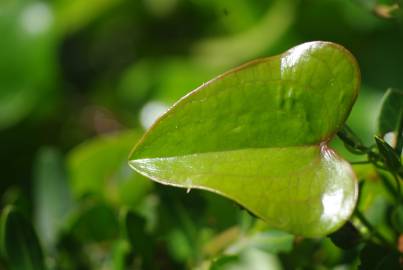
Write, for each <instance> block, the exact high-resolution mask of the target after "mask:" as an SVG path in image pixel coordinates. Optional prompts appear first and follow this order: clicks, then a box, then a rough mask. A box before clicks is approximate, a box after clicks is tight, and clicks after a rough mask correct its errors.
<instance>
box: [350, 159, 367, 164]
mask: <svg viewBox="0 0 403 270" xmlns="http://www.w3.org/2000/svg"><path fill="white" fill-rule="evenodd" d="M349 163H350V164H353V165H359V164H370V163H372V162H371V161H368V160H362V161H350V162H349Z"/></svg>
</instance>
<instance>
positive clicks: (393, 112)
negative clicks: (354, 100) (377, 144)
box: [378, 88, 403, 151]
mask: <svg viewBox="0 0 403 270" xmlns="http://www.w3.org/2000/svg"><path fill="white" fill-rule="evenodd" d="M402 122H403V91H402V90H400V89H393V88H391V89H388V90H387V91H386V93H385V95H384V96H383V98H382V105H381V111H380V113H379V116H378V133H379V134H380V135H381V136H384V135H385V134H387V133H389V132H393V133H394V135H395V136H396V137H397V138H396V139H398V140H402V138H399V137H401V136H403V134H398V132H400V133H402V130H399V126H400V128H401V126H402ZM400 151H401V149H400Z"/></svg>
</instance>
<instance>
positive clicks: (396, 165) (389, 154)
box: [375, 136, 402, 172]
mask: <svg viewBox="0 0 403 270" xmlns="http://www.w3.org/2000/svg"><path fill="white" fill-rule="evenodd" d="M375 141H376V145H377V146H378V149H379V153H380V154H381V156H382V157H383V159H384V162H385V165H386V166H387V167H388V168H389V169H390V170H392V171H393V172H398V171H399V169H400V167H401V166H402V164H401V161H400V157H399V156H398V155H397V154H396V152H395V151H394V150H393V148H392V147H391V146H390V145H389V144H387V143H386V142H385V141H384V140H382V139H381V138H379V137H377V136H375Z"/></svg>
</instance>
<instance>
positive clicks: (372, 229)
mask: <svg viewBox="0 0 403 270" xmlns="http://www.w3.org/2000/svg"><path fill="white" fill-rule="evenodd" d="M355 215H356V216H357V218H358V219H359V220H360V222H361V223H362V225H364V226H365V227H366V228H367V230H368V231H369V233H370V234H372V235H373V236H374V237H375V238H377V239H378V240H379V241H380V242H382V243H383V244H384V245H386V246H389V247H392V248H393V249H395V246H394V245H393V244H391V243H390V242H389V241H388V240H387V239H386V238H385V237H384V236H383V235H382V234H381V233H380V232H378V231H377V230H376V229H375V227H374V226H372V224H371V223H370V222H369V221H368V220H367V218H366V217H365V216H364V215H363V214H362V213H361V212H360V211H359V210H358V209H357V210H356V211H355Z"/></svg>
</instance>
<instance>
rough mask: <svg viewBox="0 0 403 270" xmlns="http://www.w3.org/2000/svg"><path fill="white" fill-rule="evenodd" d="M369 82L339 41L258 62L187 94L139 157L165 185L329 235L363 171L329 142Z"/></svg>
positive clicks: (136, 164)
mask: <svg viewBox="0 0 403 270" xmlns="http://www.w3.org/2000/svg"><path fill="white" fill-rule="evenodd" d="M359 83H360V73H359V68H358V65H357V63H356V61H355V59H354V57H353V56H352V55H351V54H350V53H349V52H348V51H347V50H346V49H344V48H343V47H341V46H340V45H337V44H334V43H330V42H310V43H305V44H302V45H299V46H297V47H294V48H292V49H290V50H288V51H286V52H285V53H283V54H281V55H278V56H274V57H269V58H265V59H259V60H255V61H252V62H250V63H247V64H245V65H242V66H240V67H238V68H235V69H233V70H231V71H229V72H226V73H224V74H223V75H221V76H219V77H217V78H215V79H213V80H211V81H210V82H208V83H206V84H203V85H202V86H200V87H199V88H197V89H196V90H194V91H193V92H191V93H190V94H188V95H187V96H185V97H184V98H182V99H181V100H179V101H178V102H177V103H176V104H175V105H174V106H173V107H172V108H171V109H170V110H169V111H168V112H167V113H165V114H164V115H163V116H162V117H161V118H160V119H159V120H157V121H156V123H155V124H154V125H153V126H152V128H151V129H150V130H149V131H148V132H147V133H146V134H145V136H144V137H143V138H142V139H141V140H140V142H139V143H138V144H137V145H136V147H135V149H134V150H133V152H132V154H131V156H130V162H129V163H130V165H131V167H132V168H133V169H135V170H136V171H138V172H140V173H141V174H144V175H146V176H148V177H149V178H151V179H153V180H155V181H157V182H160V183H163V184H168V185H173V186H178V187H184V188H187V189H191V188H200V189H205V190H210V191H213V192H216V193H219V194H221V195H223V196H226V197H228V198H231V199H233V200H235V201H237V202H238V203H239V204H241V205H243V206H244V207H246V208H247V209H249V210H250V211H251V212H253V213H254V214H256V215H257V216H259V217H261V218H262V219H264V220H265V221H266V222H267V223H268V224H270V225H272V226H273V227H275V228H279V229H283V230H285V231H289V232H292V233H294V234H299V235H305V236H321V235H325V234H328V233H330V232H332V231H334V230H336V229H337V228H339V227H340V226H341V225H342V224H343V223H344V222H345V221H346V220H347V219H348V218H349V216H350V215H351V213H352V211H353V209H354V206H355V203H356V197H357V181H356V178H355V176H354V173H353V172H352V170H351V167H350V165H349V164H348V163H347V162H345V161H344V160H342V159H341V158H340V157H339V156H338V155H337V154H336V153H335V152H334V151H333V150H332V149H330V148H329V147H328V146H327V142H328V141H329V140H330V139H331V138H332V137H333V135H334V134H335V132H337V131H338V130H339V129H340V128H341V126H342V125H343V123H344V122H345V120H346V118H347V116H348V114H349V112H350V110H351V107H352V105H353V103H354V101H355V99H356V97H357V94H358V89H359Z"/></svg>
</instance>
